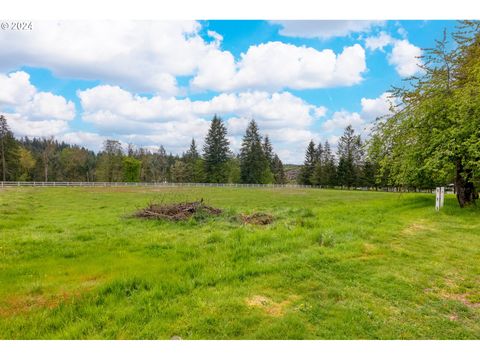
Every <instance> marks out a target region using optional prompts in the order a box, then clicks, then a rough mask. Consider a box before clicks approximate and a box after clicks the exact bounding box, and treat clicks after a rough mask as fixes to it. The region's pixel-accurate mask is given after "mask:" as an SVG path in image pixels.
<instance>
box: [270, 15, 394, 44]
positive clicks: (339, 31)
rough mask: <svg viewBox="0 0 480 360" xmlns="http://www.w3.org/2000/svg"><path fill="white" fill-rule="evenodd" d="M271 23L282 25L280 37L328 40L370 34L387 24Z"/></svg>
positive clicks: (345, 21) (335, 22) (380, 22)
mask: <svg viewBox="0 0 480 360" xmlns="http://www.w3.org/2000/svg"><path fill="white" fill-rule="evenodd" d="M271 23H273V24H279V25H281V29H280V35H284V36H292V37H302V38H319V39H322V40H327V39H330V38H334V37H342V36H348V35H351V34H354V33H363V32H369V31H371V30H372V28H373V27H375V26H383V25H384V23H385V22H384V21H369V20H280V21H271Z"/></svg>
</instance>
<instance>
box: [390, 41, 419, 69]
mask: <svg viewBox="0 0 480 360" xmlns="http://www.w3.org/2000/svg"><path fill="white" fill-rule="evenodd" d="M421 55H422V50H421V49H420V48H419V47H417V46H415V45H413V44H411V43H410V42H409V41H408V40H399V41H396V42H395V44H394V45H393V49H392V53H391V54H390V55H389V57H388V62H389V63H390V64H391V65H393V66H394V67H395V70H397V72H398V74H399V75H400V76H404V77H408V76H412V75H415V74H416V73H418V72H420V71H421V68H420V67H419V65H420V64H421V59H419V57H420V56H421Z"/></svg>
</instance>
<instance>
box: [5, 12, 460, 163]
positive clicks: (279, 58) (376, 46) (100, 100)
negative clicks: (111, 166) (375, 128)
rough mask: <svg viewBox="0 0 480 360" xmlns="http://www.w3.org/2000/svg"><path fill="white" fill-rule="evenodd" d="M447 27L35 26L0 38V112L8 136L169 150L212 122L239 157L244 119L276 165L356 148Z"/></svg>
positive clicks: (450, 26)
mask: <svg viewBox="0 0 480 360" xmlns="http://www.w3.org/2000/svg"><path fill="white" fill-rule="evenodd" d="M455 25H456V23H455V22H454V21H437V20H435V21H396V20H394V21H353V20H345V21H340V20H335V21H326V20H322V21H310V20H309V21H295V20H286V21H256V20H255V21H253V20H248V21H247V20H245V21H244V20H224V21H220V20H215V21H123V20H115V21H93V20H89V21H36V22H33V27H32V28H33V29H32V30H25V31H8V30H7V31H0V48H1V49H2V55H1V56H0V113H2V114H4V115H5V116H6V117H7V120H8V122H9V125H10V128H11V129H12V131H13V132H14V134H15V136H16V137H23V136H28V137H49V136H54V137H55V138H57V139H58V140H63V141H66V142H69V143H72V144H78V145H81V146H85V147H87V148H90V149H92V150H95V151H98V150H100V149H101V148H102V144H103V142H104V141H105V140H106V139H117V140H120V141H121V142H122V143H123V144H124V145H125V146H126V145H127V144H134V145H135V146H137V147H146V148H149V149H151V150H155V149H157V148H158V147H159V146H160V145H163V146H164V147H165V148H166V149H167V151H168V152H171V153H173V154H181V153H182V152H184V151H185V150H186V149H187V148H188V146H189V144H190V142H191V139H192V138H195V140H196V141H197V143H198V144H199V146H200V147H201V146H202V144H203V138H204V136H205V134H206V132H207V131H208V127H209V123H210V120H211V118H212V117H213V115H214V114H217V115H218V116H220V117H221V118H222V119H223V121H224V122H225V124H226V127H227V130H228V137H229V141H230V146H231V149H232V150H233V151H235V152H236V151H238V149H239V147H240V145H241V141H242V136H243V134H244V132H245V128H246V126H247V124H248V122H249V121H250V120H251V119H255V120H256V121H257V123H258V125H259V128H260V131H261V133H262V134H263V135H268V136H269V138H270V139H271V140H272V143H273V146H274V150H275V151H276V152H277V154H278V155H279V156H280V158H281V159H282V161H283V162H284V163H291V164H299V163H301V162H302V161H303V157H304V151H305V148H306V146H307V144H308V142H309V141H310V140H314V141H315V142H317V143H318V142H319V141H321V142H324V141H326V140H328V141H329V142H330V143H331V144H332V145H333V146H334V147H335V144H336V143H337V141H338V138H339V137H340V136H341V134H342V133H343V129H344V128H345V127H346V126H347V125H352V126H353V127H354V129H355V130H356V131H357V132H358V133H359V134H361V135H362V137H363V138H367V137H368V135H369V133H370V130H371V127H372V123H373V121H375V119H376V118H377V117H379V116H383V115H388V113H389V108H390V104H391V103H392V102H394V103H395V99H392V98H391V97H390V96H389V90H391V88H392V86H398V85H401V84H402V83H403V80H402V79H404V78H406V77H409V76H412V75H419V74H421V68H420V67H419V64H421V61H422V59H421V58H419V56H421V55H422V54H423V49H425V48H429V47H432V46H434V41H435V39H439V38H441V37H442V34H443V30H444V29H446V30H447V31H452V30H454V28H455Z"/></svg>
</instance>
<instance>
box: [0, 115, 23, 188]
mask: <svg viewBox="0 0 480 360" xmlns="http://www.w3.org/2000/svg"><path fill="white" fill-rule="evenodd" d="M18 150H19V147H18V143H17V141H16V140H15V138H14V137H13V133H12V132H11V131H10V128H9V126H8V124H7V119H6V118H5V117H4V116H3V115H0V169H1V176H2V180H3V181H7V180H14V179H15V177H16V172H17V168H18V160H19V154H18Z"/></svg>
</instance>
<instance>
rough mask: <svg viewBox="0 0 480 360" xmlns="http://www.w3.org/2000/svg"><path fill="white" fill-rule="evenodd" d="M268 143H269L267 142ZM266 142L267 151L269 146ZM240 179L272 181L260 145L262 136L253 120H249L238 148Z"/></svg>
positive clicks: (263, 182) (257, 181)
mask: <svg viewBox="0 0 480 360" xmlns="http://www.w3.org/2000/svg"><path fill="white" fill-rule="evenodd" d="M268 144H269V143H268ZM268 144H267V147H269V148H267V151H270V154H269V156H272V154H271V146H268ZM240 181H241V182H242V183H244V184H267V183H271V182H273V174H272V172H271V170H270V163H269V159H268V158H267V156H266V155H265V152H264V147H263V146H262V137H261V136H260V133H259V131H258V126H257V123H256V122H255V120H253V119H252V120H251V121H250V123H249V124H248V127H247V130H246V132H245V135H244V137H243V141H242V147H241V149H240Z"/></svg>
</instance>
